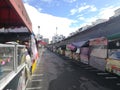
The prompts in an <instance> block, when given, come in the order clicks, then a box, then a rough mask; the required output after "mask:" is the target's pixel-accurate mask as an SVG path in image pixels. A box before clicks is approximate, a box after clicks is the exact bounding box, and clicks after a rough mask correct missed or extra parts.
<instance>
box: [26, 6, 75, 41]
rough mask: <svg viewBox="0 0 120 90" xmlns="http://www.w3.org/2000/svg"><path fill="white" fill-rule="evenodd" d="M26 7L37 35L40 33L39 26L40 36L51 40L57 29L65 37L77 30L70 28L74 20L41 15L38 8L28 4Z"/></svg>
mask: <svg viewBox="0 0 120 90" xmlns="http://www.w3.org/2000/svg"><path fill="white" fill-rule="evenodd" d="M24 5H25V8H26V10H27V13H28V15H29V17H30V19H31V22H32V26H33V31H34V33H35V34H37V33H38V26H40V31H39V32H40V34H42V35H43V36H46V37H47V38H50V39H51V37H52V36H53V35H54V34H55V33H56V27H58V30H57V32H58V34H63V35H65V36H68V35H69V33H71V32H73V30H75V29H73V28H70V25H71V23H72V22H73V20H70V19H67V18H61V17H56V16H52V15H49V14H45V13H40V12H39V11H38V10H37V9H36V8H34V7H32V6H30V5H28V4H24Z"/></svg>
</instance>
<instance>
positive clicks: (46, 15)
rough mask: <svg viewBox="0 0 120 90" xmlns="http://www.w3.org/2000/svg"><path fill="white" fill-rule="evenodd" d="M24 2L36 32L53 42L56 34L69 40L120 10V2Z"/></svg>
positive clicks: (64, 0) (49, 0) (73, 0)
mask: <svg viewBox="0 0 120 90" xmlns="http://www.w3.org/2000/svg"><path fill="white" fill-rule="evenodd" d="M23 3H24V6H25V8H26V11H27V13H28V15H29V17H30V20H31V22H32V28H33V32H34V33H35V34H41V35H43V37H44V38H49V39H50V40H51V38H52V36H54V35H56V34H58V35H61V34H62V35H64V36H66V37H67V36H69V34H70V33H71V32H75V31H77V30H78V29H79V28H81V27H84V26H86V25H91V23H92V22H94V21H95V20H97V19H109V17H111V16H113V15H114V11H115V10H116V9H118V8H120V0H23ZM38 26H40V28H38Z"/></svg>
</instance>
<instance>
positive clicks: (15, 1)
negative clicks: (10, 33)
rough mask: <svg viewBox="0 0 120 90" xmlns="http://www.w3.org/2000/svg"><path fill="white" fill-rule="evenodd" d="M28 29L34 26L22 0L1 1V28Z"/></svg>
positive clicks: (30, 29)
mask: <svg viewBox="0 0 120 90" xmlns="http://www.w3.org/2000/svg"><path fill="white" fill-rule="evenodd" d="M2 27H4V28H16V27H27V28H28V29H29V31H30V32H32V24H31V21H30V19H29V17H28V15H27V12H26V10H25V8H24V5H23V3H22V1H21V0H0V28H2Z"/></svg>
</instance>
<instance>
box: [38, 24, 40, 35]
mask: <svg viewBox="0 0 120 90" xmlns="http://www.w3.org/2000/svg"><path fill="white" fill-rule="evenodd" d="M38 34H40V26H38Z"/></svg>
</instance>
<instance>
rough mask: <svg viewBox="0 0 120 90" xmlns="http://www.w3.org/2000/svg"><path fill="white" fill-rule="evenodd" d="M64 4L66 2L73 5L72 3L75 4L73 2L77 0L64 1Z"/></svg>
mask: <svg viewBox="0 0 120 90" xmlns="http://www.w3.org/2000/svg"><path fill="white" fill-rule="evenodd" d="M64 1H65V2H68V3H73V2H75V1H77V0H64Z"/></svg>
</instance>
